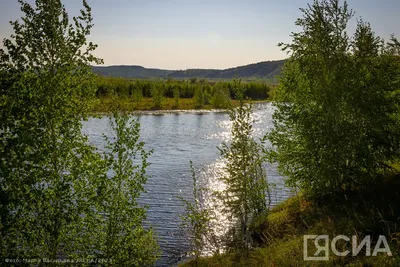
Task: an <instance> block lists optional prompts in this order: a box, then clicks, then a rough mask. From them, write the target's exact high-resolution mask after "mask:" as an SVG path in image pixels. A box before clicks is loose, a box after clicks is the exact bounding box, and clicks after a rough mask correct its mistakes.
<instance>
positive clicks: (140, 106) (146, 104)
mask: <svg viewBox="0 0 400 267" xmlns="http://www.w3.org/2000/svg"><path fill="white" fill-rule="evenodd" d="M118 101H119V103H120V108H121V109H122V110H124V111H135V110H194V109H204V110H210V109H214V108H215V107H214V106H213V105H211V104H204V105H202V106H199V105H198V104H197V103H196V101H195V99H192V98H180V99H179V102H178V105H176V103H175V100H174V99H173V98H165V99H164V100H163V101H162V103H161V106H160V107H159V108H156V107H155V104H154V101H153V100H152V98H142V99H141V100H140V102H139V103H135V102H134V100H133V99H131V98H120V99H118ZM266 101H267V100H257V101H248V102H251V103H260V102H266ZM230 102H231V104H232V106H234V107H236V106H237V104H238V102H237V101H236V100H230ZM112 106H113V99H112V98H111V97H100V98H99V101H98V104H97V105H96V106H95V108H94V109H93V112H110V111H111V110H112Z"/></svg>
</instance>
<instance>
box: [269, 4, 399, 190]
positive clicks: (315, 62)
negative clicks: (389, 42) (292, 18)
mask: <svg viewBox="0 0 400 267" xmlns="http://www.w3.org/2000/svg"><path fill="white" fill-rule="evenodd" d="M301 10H302V12H303V18H300V19H298V20H297V21H296V25H298V26H301V27H303V31H301V32H299V33H294V34H293V41H292V43H291V44H287V45H283V44H281V45H282V47H283V50H286V51H289V52H290V53H291V58H290V59H289V60H288V61H287V62H286V64H285V66H284V68H283V72H282V76H281V78H280V86H279V87H278V88H277V90H276V97H277V99H278V100H279V102H277V103H276V107H277V110H276V112H275V114H274V119H275V122H274V124H275V129H274V130H273V131H272V132H271V133H270V134H269V136H268V138H269V140H270V141H271V143H272V144H273V145H274V146H275V147H276V151H272V152H271V155H272V157H273V158H274V160H276V161H277V162H278V163H279V170H280V172H281V173H282V174H283V175H285V176H287V177H288V180H287V182H288V183H289V184H290V185H292V186H300V187H302V188H304V189H307V190H309V191H310V192H311V193H316V194H321V193H337V192H340V191H343V190H348V189H360V188H363V187H364V186H365V185H367V184H369V183H370V182H371V180H372V179H375V178H379V177H381V176H382V174H383V173H384V172H385V171H386V170H387V169H388V168H389V166H388V165H387V164H388V162H392V161H394V160H396V159H398V158H399V156H400V154H399V152H400V135H399V133H400V120H399V115H398V114H400V110H399V107H400V101H399V99H400V98H399V93H400V91H399V89H400V79H399V77H400V64H399V63H400V61H399V58H398V57H396V56H395V55H394V54H393V51H392V50H390V49H389V48H387V47H386V46H384V44H383V42H382V41H381V39H380V38H379V37H375V35H374V33H373V32H372V30H371V28H370V26H369V24H366V23H364V22H363V21H359V23H358V26H357V30H356V33H355V35H354V36H353V38H349V37H348V36H347V33H346V27H347V23H348V21H349V20H350V19H351V17H352V16H353V12H352V11H351V10H349V9H348V6H347V3H346V2H344V4H343V5H340V4H339V1H337V0H330V1H314V3H313V4H312V5H309V6H308V9H301Z"/></svg>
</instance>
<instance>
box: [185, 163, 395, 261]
mask: <svg viewBox="0 0 400 267" xmlns="http://www.w3.org/2000/svg"><path fill="white" fill-rule="evenodd" d="M394 167H395V169H396V170H395V171H393V172H391V173H388V174H387V175H386V177H385V179H384V180H382V181H379V182H377V183H375V184H371V185H370V186H369V187H368V188H369V189H367V190H364V191H362V192H348V193H346V195H345V198H343V197H341V198H335V197H332V196H330V197H326V196H325V197H324V196H320V197H318V198H313V199H311V198H307V197H305V196H304V195H302V194H300V195H298V196H295V197H292V198H290V199H288V200H287V201H285V202H283V203H281V204H280V205H279V206H277V207H275V208H274V209H273V210H271V211H270V213H269V215H268V216H267V218H266V220H265V221H263V222H262V223H261V224H260V225H259V226H258V227H257V229H255V230H254V232H255V233H256V234H257V235H258V236H259V237H260V238H262V240H263V243H264V244H263V246H262V247H260V248H256V249H254V250H253V251H252V252H251V253H250V255H249V257H247V258H245V257H243V256H242V255H241V254H240V253H238V252H237V253H235V252H231V253H227V254H223V255H216V256H213V257H208V258H202V259H201V260H200V262H199V265H198V266H224V267H225V266H400V195H399V192H400V164H396V165H394ZM323 234H324V235H329V237H330V241H332V238H333V237H335V236H337V235H346V236H349V237H350V238H351V236H353V235H356V236H357V237H358V241H357V242H358V243H357V245H358V244H359V242H360V241H361V240H362V239H363V238H364V237H365V236H366V235H370V236H371V238H372V245H371V253H372V252H373V250H374V248H375V242H376V241H377V239H378V236H379V235H385V237H386V238H387V241H388V243H389V246H390V248H391V252H392V253H393V256H392V257H388V256H386V254H385V253H378V255H377V256H376V257H372V256H370V257H367V256H365V247H364V248H363V249H362V250H361V252H360V253H359V254H358V256H356V257H352V256H351V253H350V254H349V255H350V256H346V257H338V256H335V255H334V254H333V253H332V251H331V252H330V258H329V261H304V260H303V235H323ZM312 242H313V241H310V242H309V247H311V246H312ZM321 242H323V241H321ZM322 244H323V243H322ZM380 247H383V246H380ZM337 248H338V251H345V250H346V249H347V250H349V251H352V250H351V241H350V242H344V241H339V242H338V243H337ZM313 252H314V251H312V249H311V252H310V251H309V253H308V255H312V253H313ZM181 266H195V263H194V262H186V263H184V264H182V265H181Z"/></svg>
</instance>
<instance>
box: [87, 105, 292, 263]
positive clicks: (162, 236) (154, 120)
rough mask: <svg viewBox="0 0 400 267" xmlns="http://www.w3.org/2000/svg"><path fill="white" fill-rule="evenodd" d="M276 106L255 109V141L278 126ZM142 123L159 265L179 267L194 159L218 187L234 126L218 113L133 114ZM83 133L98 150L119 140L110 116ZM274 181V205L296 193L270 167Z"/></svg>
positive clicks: (147, 200) (204, 178) (201, 175)
mask: <svg viewBox="0 0 400 267" xmlns="http://www.w3.org/2000/svg"><path fill="white" fill-rule="evenodd" d="M273 109H274V108H273V106H272V105H271V103H263V104H255V105H254V106H253V119H254V120H255V123H254V125H253V127H254V137H255V138H256V139H258V138H261V137H262V136H263V135H264V134H265V133H266V132H267V131H270V130H271V129H272V127H273V123H272V113H273ZM133 116H135V117H138V118H139V122H140V124H141V140H142V141H144V142H145V148H146V149H148V150H149V149H153V150H154V152H153V154H152V155H151V156H150V157H149V162H150V163H151V165H150V166H149V167H148V169H147V172H148V174H149V176H150V178H149V179H148V181H147V183H146V185H145V188H146V190H147V193H146V194H143V195H142V196H141V199H140V203H142V204H145V205H147V206H148V211H147V223H149V224H151V226H152V227H153V229H154V230H155V232H156V233H157V235H158V242H159V244H160V247H161V250H162V256H161V259H160V260H159V261H158V262H157V263H156V265H157V266H170V265H175V264H176V263H177V262H178V261H179V258H180V256H182V255H184V252H185V250H186V248H187V240H186V238H185V237H184V235H182V234H181V233H180V231H179V224H180V218H179V215H180V214H182V213H183V212H184V206H183V204H182V202H181V201H180V200H178V199H177V196H182V197H185V198H190V196H191V193H192V183H193V180H192V176H191V172H190V164H189V160H191V161H192V162H193V166H194V168H195V169H196V172H197V173H198V179H199V180H200V182H202V184H203V185H206V186H209V187H215V186H216V185H217V184H218V183H217V182H216V180H217V179H216V173H218V171H219V170H220V169H221V168H222V166H223V162H222V161H221V157H220V154H219V151H218V149H217V147H218V146H221V143H222V142H229V140H230V136H231V135H230V126H231V122H230V120H229V116H228V115H227V114H226V113H222V112H217V111H204V112H199V111H186V112H178V113H158V112H153V113H152V112H148V113H141V114H137V115H133ZM83 132H84V133H85V134H87V135H88V136H89V140H90V141H91V142H92V143H93V144H95V145H96V146H97V147H99V148H102V147H103V146H104V139H103V137H102V134H103V133H104V134H105V135H107V136H109V137H111V136H112V135H113V133H112V131H111V127H110V124H109V118H108V117H105V116H104V117H101V118H90V119H89V120H88V121H85V122H84V123H83ZM266 169H267V179H268V182H272V183H274V184H275V185H276V189H275V190H273V192H272V194H271V195H272V204H276V203H278V202H280V201H282V200H283V199H286V198H287V197H288V196H289V195H290V194H291V193H290V191H289V190H288V189H286V188H285V187H284V186H283V178H282V177H281V176H279V175H278V174H277V172H276V168H275V166H272V165H269V164H267V165H266Z"/></svg>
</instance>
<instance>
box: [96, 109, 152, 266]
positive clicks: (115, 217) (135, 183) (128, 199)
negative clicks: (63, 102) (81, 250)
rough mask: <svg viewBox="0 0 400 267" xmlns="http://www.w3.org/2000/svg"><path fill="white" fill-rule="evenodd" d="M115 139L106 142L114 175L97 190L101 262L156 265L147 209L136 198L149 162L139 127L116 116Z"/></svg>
mask: <svg viewBox="0 0 400 267" xmlns="http://www.w3.org/2000/svg"><path fill="white" fill-rule="evenodd" d="M110 123H111V125H112V129H113V131H114V133H115V138H114V140H113V141H111V140H110V139H109V138H107V137H105V138H106V141H107V146H106V149H107V151H108V152H107V153H106V155H105V161H106V163H107V170H108V171H109V172H111V173H112V175H111V176H109V177H108V178H107V179H103V180H102V181H101V183H100V185H99V187H98V190H99V191H98V198H99V199H98V201H99V203H100V206H99V209H100V210H101V213H102V214H104V217H102V218H101V220H100V222H99V223H98V224H97V225H96V228H97V231H98V234H97V235H98V239H99V240H102V241H103V243H101V247H100V249H98V250H99V251H101V252H100V253H99V255H98V257H99V258H103V259H112V263H113V264H114V265H118V266H144V265H149V264H153V263H154V261H155V260H156V258H157V257H158V245H157V242H156V240H155V238H154V233H153V231H152V229H151V228H150V229H145V228H144V227H143V220H144V219H145V215H146V209H145V208H144V207H141V206H140V205H139V204H138V202H137V198H138V197H139V196H140V194H141V193H143V192H145V190H144V188H143V185H144V184H145V183H146V181H147V178H148V177H147V175H146V168H147V166H148V165H149V163H148V162H147V158H148V156H149V155H150V153H151V152H146V151H145V150H144V147H143V146H144V143H143V142H140V141H139V138H140V124H139V122H138V121H137V120H131V119H130V117H129V115H127V114H122V115H121V114H119V113H118V112H114V116H113V117H111V118H110Z"/></svg>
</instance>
